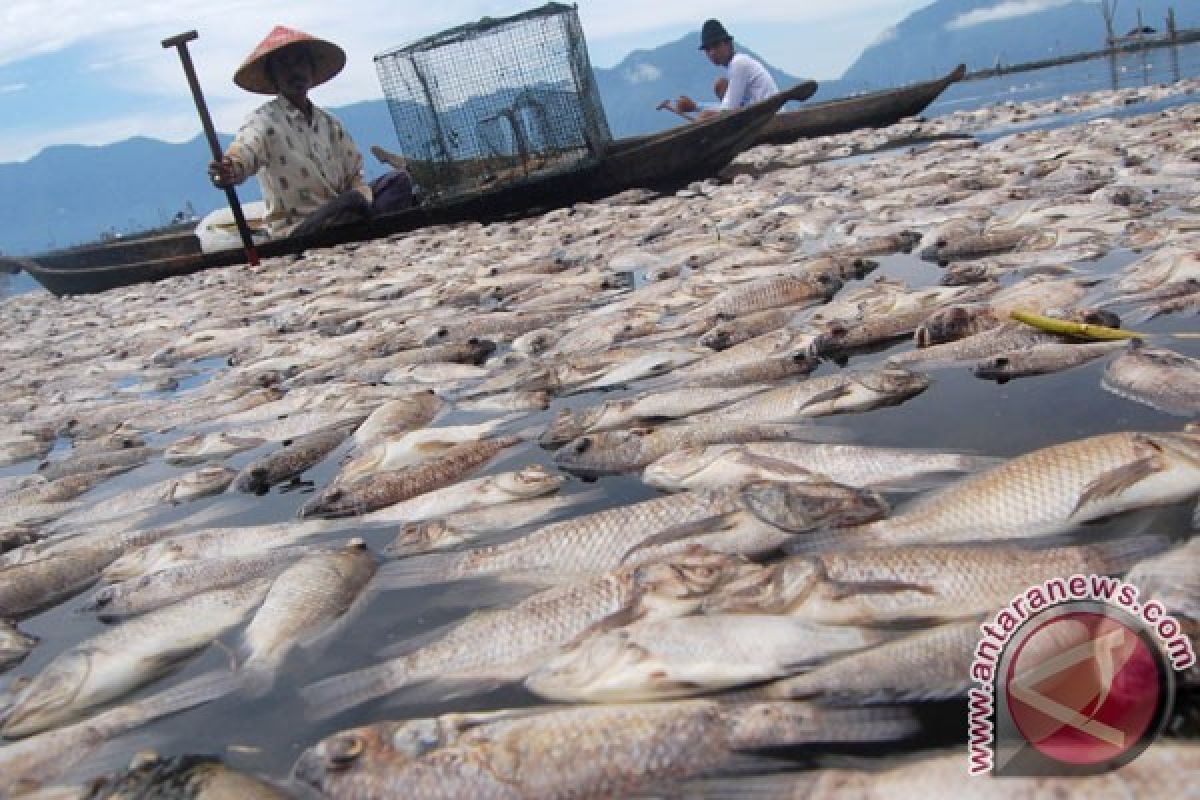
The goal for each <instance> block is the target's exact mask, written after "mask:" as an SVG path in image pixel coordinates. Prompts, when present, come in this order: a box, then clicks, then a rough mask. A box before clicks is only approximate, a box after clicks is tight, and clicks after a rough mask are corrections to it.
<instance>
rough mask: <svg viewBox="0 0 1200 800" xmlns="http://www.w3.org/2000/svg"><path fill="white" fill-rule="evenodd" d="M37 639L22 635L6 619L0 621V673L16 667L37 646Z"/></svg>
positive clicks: (25, 634)
mask: <svg viewBox="0 0 1200 800" xmlns="http://www.w3.org/2000/svg"><path fill="white" fill-rule="evenodd" d="M38 641H39V640H38V638H37V637H36V636H30V635H29V634H27V633H22V632H21V631H19V630H17V626H16V625H15V624H14V623H12V622H9V621H8V620H6V619H0V672H4V671H5V670H7V669H9V668H11V667H14V666H16V665H17V664H19V663H21V661H23V660H24V659H25V656H27V655H29V653H30V651H31V650H33V648H34V647H36V646H37V643H38Z"/></svg>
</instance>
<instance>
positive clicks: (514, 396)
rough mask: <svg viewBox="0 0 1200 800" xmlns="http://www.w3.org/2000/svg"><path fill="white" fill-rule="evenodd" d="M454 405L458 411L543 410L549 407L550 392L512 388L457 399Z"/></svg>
mask: <svg viewBox="0 0 1200 800" xmlns="http://www.w3.org/2000/svg"><path fill="white" fill-rule="evenodd" d="M454 405H455V408H457V409H459V410H460V411H493V412H507V411H545V410H546V409H547V408H549V407H550V393H549V392H546V391H516V390H514V391H509V392H503V393H501V394H495V395H492V396H491V397H478V398H475V399H473V400H459V401H458V402H456V403H455V404H454Z"/></svg>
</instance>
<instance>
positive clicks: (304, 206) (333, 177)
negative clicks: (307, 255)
mask: <svg viewBox="0 0 1200 800" xmlns="http://www.w3.org/2000/svg"><path fill="white" fill-rule="evenodd" d="M345 64H346V54H345V52H344V51H343V50H342V48H340V47H338V46H337V45H335V44H333V43H332V42H327V41H325V40H324V39H318V38H316V37H315V36H310V35H309V34H307V33H304V32H302V31H298V30H294V29H292V28H287V27H284V26H282V25H277V26H276V27H275V29H274V30H272V31H271V32H270V33H269V34H268V35H267V37H266V38H265V39H263V40H262V42H260V43H259V45H258V47H256V48H254V51H253V52H252V53H250V55H249V56H247V57H246V60H245V61H243V62H242V65H241V66H240V67H238V69H237V72H235V73H234V76H233V81H234V83H236V84H237V85H238V86H240V87H242V88H243V89H245V90H246V91H248V92H255V93H256V94H268V95H275V97H274V98H273V99H272V100H270V101H268V102H267V103H264V104H263V105H262V106H259V107H258V108H257V109H255V110H254V111H253V112H251V114H250V115H249V117H247V119H246V121H245V123H243V125H242V127H241V130H239V131H238V134H237V137H236V138H235V139H234V141H233V143H232V144H230V146H229V149H228V150H227V151H226V152H225V155H224V157H223V158H221V160H220V161H213V162H212V163H211V164H209V168H208V172H209V176H210V177H211V178H212V181H213V183H214V184H215V185H216V186H218V187H221V188H226V187H229V186H234V185H236V184H239V183H241V182H243V181H244V180H246V179H247V178H248V177H250V176H251V175H257V176H258V179H259V182H260V183H261V184H262V191H263V200H264V201H265V202H266V207H267V214H266V223H267V227H268V229H269V230H270V232H271V235H272V236H273V237H280V236H289V235H295V236H301V235H306V234H309V233H312V232H314V231H317V230H321V229H323V228H326V227H330V226H333V225H339V224H344V223H347V222H353V221H355V220H359V219H364V218H366V217H368V216H370V215H371V214H372V213H382V212H386V211H393V210H398V209H399V208H404V207H406V206H408V205H410V204H411V202H412V183H411V181H410V180H409V178H408V175H407V174H406V173H404V172H403V171H402V170H398V171H393V172H391V173H389V174H387V175H384V176H383V177H382V178H379V179H377V180H376V181H374V182H373V183H372V184H370V185H368V184H367V182H366V180H365V179H364V177H363V159H362V154H361V153H360V152H359V150H358V147H357V145H355V143H354V140H353V139H352V138H350V134H349V133H347V132H346V130H345V128H343V127H342V124H341V123H340V122H338V120H337V119H336V118H334V117H333V116H332V115H331V114H330V113H329V112H327V111H325V110H324V109H321V108H318V107H317V106H316V105H314V104H313V102H312V101H311V100H310V99H309V97H308V92H309V91H310V90H311V89H312V88H313V87H315V86H319V85H321V84H322V83H325V82H326V81H328V80H329V79H330V78H332V77H333V76H335V75H337V74H338V73H339V72H341V70H342V67H344V66H345Z"/></svg>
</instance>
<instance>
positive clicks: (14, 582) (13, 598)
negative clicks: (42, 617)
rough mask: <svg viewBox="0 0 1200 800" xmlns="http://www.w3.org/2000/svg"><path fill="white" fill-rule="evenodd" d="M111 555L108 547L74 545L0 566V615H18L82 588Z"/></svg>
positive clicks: (94, 579)
mask: <svg viewBox="0 0 1200 800" xmlns="http://www.w3.org/2000/svg"><path fill="white" fill-rule="evenodd" d="M114 558H116V555H115V554H114V553H113V552H112V551H111V550H110V549H109V548H105V547H100V546H90V547H76V548H73V549H71V550H68V551H65V552H60V553H51V554H48V555H46V556H44V557H42V558H39V559H37V560H34V561H30V562H29V563H23V564H15V565H11V566H7V567H4V568H3V569H0V616H3V617H10V618H16V619H22V618H24V617H26V616H29V615H31V614H33V613H35V612H37V611H40V610H42V609H44V608H48V607H49V606H52V605H54V604H56V603H59V602H61V601H62V600H65V599H67V598H69V597H72V596H73V595H76V594H78V593H79V592H82V591H83V590H84V589H86V588H87V587H88V586H90V585H91V584H92V583H94V582H95V581H96V579H97V578H98V577H99V576H100V573H101V571H102V570H103V569H104V568H105V567H106V566H108V564H110V563H111V562H112V561H113V559H114Z"/></svg>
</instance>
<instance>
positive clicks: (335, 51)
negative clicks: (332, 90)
mask: <svg viewBox="0 0 1200 800" xmlns="http://www.w3.org/2000/svg"><path fill="white" fill-rule="evenodd" d="M293 45H296V46H303V47H307V48H308V51H309V52H310V53H312V57H313V86H319V85H321V84H322V83H324V82H325V81H327V80H329V79H330V78H332V77H333V76H334V75H337V74H338V73H339V72H341V71H342V67H344V66H346V53H345V51H344V50H342V48H340V47H338V46H337V45H336V44H334V43H333V42H327V41H325V40H324V39H318V38H317V37H315V36H310V35H308V34H307V33H304V32H303V31H298V30H295V29H293V28H287V27H284V26H283V25H276V26H275V28H274V30H272V31H271V32H270V33H268V34H267V38H265V39H263V40H262V41H261V42H259V45H258V47H256V48H254V52H253V53H251V54H250V55H248V56H246V60H245V61H243V62H242V65H241V66H240V67H238V68H237V72H235V73H233V82H234V83H236V84H237V85H238V86H240V87H242V88H243V89H245V90H246V91H248V92H255V93H257V94H275V92H276V89H275V83H274V82H273V81H272V80H271V77H270V76H269V75H268V74H267V56H269V55H271V53H274V52H275V51H276V50H281V49H283V48H285V47H291V46H293Z"/></svg>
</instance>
